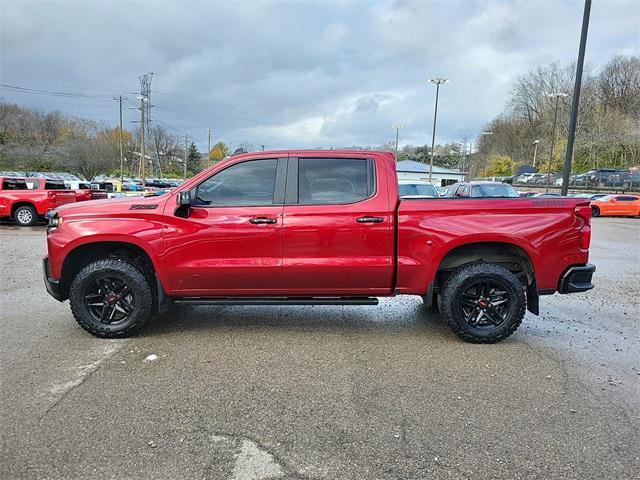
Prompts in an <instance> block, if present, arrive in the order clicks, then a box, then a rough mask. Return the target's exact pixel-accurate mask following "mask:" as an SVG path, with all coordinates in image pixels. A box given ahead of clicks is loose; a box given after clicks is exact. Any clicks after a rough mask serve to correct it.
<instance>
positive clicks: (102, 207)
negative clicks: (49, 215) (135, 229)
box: [56, 194, 171, 218]
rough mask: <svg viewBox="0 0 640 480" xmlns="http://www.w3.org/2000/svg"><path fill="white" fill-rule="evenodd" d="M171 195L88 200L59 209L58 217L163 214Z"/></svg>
mask: <svg viewBox="0 0 640 480" xmlns="http://www.w3.org/2000/svg"><path fill="white" fill-rule="evenodd" d="M170 197H171V195H169V194H164V195H159V196H154V197H122V198H109V199H104V200H88V201H84V202H77V203H70V204H66V205H62V206H60V207H59V208H57V209H56V210H57V212H58V215H60V216H61V217H66V218H71V217H73V218H78V217H88V218H92V217H93V218H95V217H104V216H111V215H117V216H124V215H126V214H131V215H132V216H139V214H140V213H161V212H162V208H163V205H164V203H165V202H166V201H167V199H168V198H170Z"/></svg>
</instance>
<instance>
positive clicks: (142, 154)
mask: <svg viewBox="0 0 640 480" xmlns="http://www.w3.org/2000/svg"><path fill="white" fill-rule="evenodd" d="M146 156H147V152H146V149H145V146H144V97H140V178H141V179H142V191H144V189H145V184H144V164H145V159H146Z"/></svg>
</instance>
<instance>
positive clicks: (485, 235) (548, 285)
mask: <svg viewBox="0 0 640 480" xmlns="http://www.w3.org/2000/svg"><path fill="white" fill-rule="evenodd" d="M579 206H580V207H588V206H589V202H588V200H585V199H580V198H497V199H487V198H434V199H406V200H402V201H400V204H399V207H398V213H397V236H398V246H397V248H398V257H397V262H398V275H397V291H398V293H414V292H416V291H419V289H420V288H422V289H424V288H425V285H427V284H428V282H429V281H430V279H433V278H434V277H435V274H436V272H437V270H438V267H439V265H440V264H441V262H442V260H443V258H444V257H445V256H446V255H447V254H448V253H450V252H451V251H452V250H453V249H455V248H456V247H459V246H462V245H472V244H484V245H486V244H488V243H498V244H499V243H509V244H515V245H517V246H518V247H519V248H521V249H522V250H523V251H524V252H525V253H526V254H527V255H528V256H529V258H530V259H531V263H532V264H533V268H534V270H535V277H536V281H537V288H538V290H540V291H542V292H543V293H546V292H547V291H549V292H550V291H554V290H555V289H556V287H557V282H558V279H559V278H560V276H561V275H562V273H563V270H564V269H566V265H567V264H576V265H578V264H585V263H587V261H588V249H581V248H579V245H580V241H581V238H582V236H583V235H582V233H581V229H582V228H583V226H584V225H583V224H584V222H583V221H582V219H581V218H580V217H578V216H576V213H575V212H576V207H579ZM567 247H568V248H567ZM543 262H544V264H543ZM425 267H426V268H425Z"/></svg>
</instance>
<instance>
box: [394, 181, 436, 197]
mask: <svg viewBox="0 0 640 480" xmlns="http://www.w3.org/2000/svg"><path fill="white" fill-rule="evenodd" d="M399 187H400V196H401V197H409V196H414V195H415V196H421V197H438V192H437V190H436V187H434V186H433V185H430V184H427V183H405V184H401V185H400V186H399Z"/></svg>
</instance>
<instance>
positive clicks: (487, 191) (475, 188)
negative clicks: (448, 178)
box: [445, 181, 520, 198]
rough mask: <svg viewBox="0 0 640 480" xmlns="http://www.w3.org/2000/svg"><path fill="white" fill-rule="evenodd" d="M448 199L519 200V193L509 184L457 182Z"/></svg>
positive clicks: (452, 186)
mask: <svg viewBox="0 0 640 480" xmlns="http://www.w3.org/2000/svg"><path fill="white" fill-rule="evenodd" d="M445 196H446V197H463V198H517V197H519V196H520V195H518V192H516V191H515V189H514V188H513V187H512V186H511V185H509V184H508V183H501V182H485V181H472V182H457V183H454V184H453V185H451V186H449V187H448V189H447V194H446V195H445Z"/></svg>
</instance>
